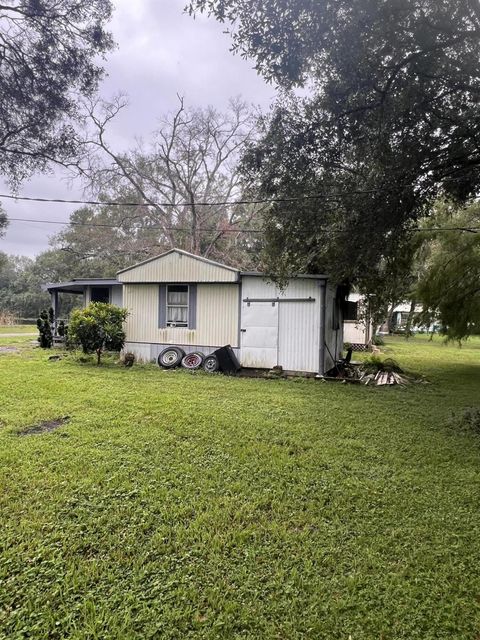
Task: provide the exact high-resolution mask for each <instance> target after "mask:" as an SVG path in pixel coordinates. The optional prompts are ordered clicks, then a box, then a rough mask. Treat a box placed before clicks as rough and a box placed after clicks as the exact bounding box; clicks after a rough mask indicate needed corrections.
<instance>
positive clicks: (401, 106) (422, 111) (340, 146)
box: [190, 0, 480, 280]
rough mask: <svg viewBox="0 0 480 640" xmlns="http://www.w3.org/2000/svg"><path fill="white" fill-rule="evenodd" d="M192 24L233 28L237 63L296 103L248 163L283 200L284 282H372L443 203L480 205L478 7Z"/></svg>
mask: <svg viewBox="0 0 480 640" xmlns="http://www.w3.org/2000/svg"><path fill="white" fill-rule="evenodd" d="M190 10H191V11H192V12H193V11H195V10H201V11H202V10H203V11H209V12H210V13H211V14H213V15H214V16H215V17H216V18H217V19H218V20H221V21H226V22H230V23H231V25H232V31H231V33H232V37H233V43H234V44H233V46H234V49H236V50H238V51H240V52H241V53H242V54H243V55H245V56H249V57H253V58H255V60H256V66H257V69H258V70H259V71H260V72H261V73H262V74H263V75H264V76H265V77H266V78H267V79H269V80H271V81H274V82H276V83H278V85H279V86H280V87H281V88H283V90H284V91H285V95H282V96H281V99H280V101H279V102H278V103H277V105H276V107H275V108H274V110H273V112H272V114H271V115H270V117H268V118H266V119H265V134H264V136H263V138H262V140H260V141H259V142H258V143H257V144H255V145H253V146H252V148H251V150H250V153H249V154H248V155H247V159H246V163H245V167H246V173H247V176H249V178H250V179H251V180H252V181H254V182H255V184H256V185H257V188H258V190H259V193H260V194H261V195H264V196H266V197H269V198H272V199H276V198H277V199H280V200H283V202H277V203H275V204H273V205H272V207H271V208H270V209H269V210H268V212H267V215H266V221H265V226H266V231H267V239H268V242H267V249H268V258H269V262H270V264H271V266H272V269H273V268H274V269H276V270H277V271H282V270H284V271H288V272H292V271H298V270H306V269H307V270H311V271H318V270H328V271H329V272H330V273H332V274H333V275H335V276H337V277H338V278H348V279H351V280H359V279H360V280H362V279H363V278H364V277H365V276H366V275H368V272H369V271H370V270H371V269H377V268H378V265H379V263H380V262H381V261H382V260H384V259H385V258H386V256H394V255H395V254H396V249H397V244H398V240H399V239H400V238H404V237H405V235H407V234H408V232H409V230H410V229H411V228H412V227H414V226H415V224H416V222H417V220H418V219H420V218H421V217H423V216H425V215H427V214H428V211H429V209H430V207H431V205H432V203H433V202H434V200H435V199H436V198H438V197H439V196H449V197H452V198H454V199H456V200H457V201H458V202H466V201H468V199H469V198H470V197H472V196H473V195H474V194H475V193H477V192H478V190H479V187H480V171H479V167H480V143H479V140H480V101H479V97H480V8H479V4H478V0H444V1H442V2H438V0H402V2H398V0H384V1H383V2H377V1H373V0H355V1H354V2H352V0H338V2H325V1H324V0H318V1H317V0H272V2H268V3H261V4H260V5H259V4H258V2H256V0H192V1H191V3H190ZM295 86H301V87H305V89H306V91H304V92H303V97H299V96H298V93H297V94H295V93H292V92H290V93H288V92H289V91H290V90H291V88H292V87H295ZM305 96H306V97H305ZM296 198H298V200H295V199H296ZM289 199H293V201H289Z"/></svg>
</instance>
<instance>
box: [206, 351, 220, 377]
mask: <svg viewBox="0 0 480 640" xmlns="http://www.w3.org/2000/svg"><path fill="white" fill-rule="evenodd" d="M219 368H220V367H219V364H218V358H217V356H216V355H214V354H213V353H212V354H211V355H209V356H207V357H206V358H205V360H204V361H203V370H204V371H206V372H207V373H215V372H216V371H218V370H219Z"/></svg>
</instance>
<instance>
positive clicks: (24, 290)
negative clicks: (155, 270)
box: [0, 250, 109, 318]
mask: <svg viewBox="0 0 480 640" xmlns="http://www.w3.org/2000/svg"><path fill="white" fill-rule="evenodd" d="M3 262H4V264H3V266H2V264H1V263H2V260H1V255H0V311H9V312H11V313H14V314H15V315H16V316H18V317H20V318H36V317H38V315H39V314H40V312H41V310H42V309H45V308H48V307H49V306H50V295H49V294H48V293H47V292H46V291H44V290H43V289H42V285H45V284H47V283H48V282H61V281H65V280H71V279H72V278H74V277H82V276H88V275H90V274H88V273H85V271H83V270H82V265H81V264H79V261H78V259H76V257H75V256H73V255H71V254H69V253H67V252H65V251H61V250H49V251H44V252H43V253H41V254H39V255H38V256H36V258H35V259H32V258H26V257H22V256H5V259H4V261H3ZM92 275H95V273H93V274H92ZM100 275H103V274H100ZM107 275H109V274H107ZM79 302H81V298H80V297H79V296H76V295H74V294H66V293H64V294H62V313H65V314H68V313H69V312H70V310H71V309H72V308H73V307H74V306H75V305H78V304H79Z"/></svg>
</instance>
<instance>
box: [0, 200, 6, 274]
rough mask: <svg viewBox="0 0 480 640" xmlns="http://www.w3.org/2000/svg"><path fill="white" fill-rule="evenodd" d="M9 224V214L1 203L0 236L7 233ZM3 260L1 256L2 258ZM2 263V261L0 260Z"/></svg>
mask: <svg viewBox="0 0 480 640" xmlns="http://www.w3.org/2000/svg"><path fill="white" fill-rule="evenodd" d="M7 226H8V218H7V214H6V213H5V212H4V210H3V208H2V205H1V204H0V238H2V237H3V236H4V235H5V231H6V229H7ZM0 260H1V258H0ZM0 264H1V262H0Z"/></svg>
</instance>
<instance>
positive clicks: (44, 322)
mask: <svg viewBox="0 0 480 640" xmlns="http://www.w3.org/2000/svg"><path fill="white" fill-rule="evenodd" d="M53 322H54V317H53V309H52V308H51V307H50V309H49V310H48V311H47V310H46V309H44V310H43V311H42V312H41V314H40V317H39V318H37V329H38V333H39V336H38V343H39V345H40V346H41V348H42V349H51V347H52V345H53V329H52V327H53Z"/></svg>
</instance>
